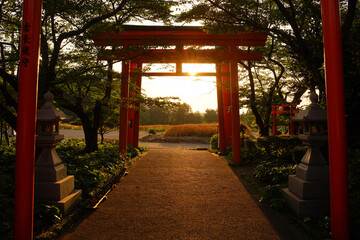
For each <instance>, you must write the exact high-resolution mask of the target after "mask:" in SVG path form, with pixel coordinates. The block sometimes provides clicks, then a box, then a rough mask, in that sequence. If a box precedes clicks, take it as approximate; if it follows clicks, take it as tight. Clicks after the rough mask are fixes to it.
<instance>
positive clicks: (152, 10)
mask: <svg viewBox="0 0 360 240" xmlns="http://www.w3.org/2000/svg"><path fill="white" fill-rule="evenodd" d="M173 4H174V2H173V1H166V0H157V1H131V0H106V1H95V0H89V1H80V2H79V1H75V0H70V1H57V0H56V1H55V0H47V1H44V8H43V17H42V32H41V48H40V54H41V63H40V70H39V95H40V96H42V95H43V93H45V92H46V91H47V90H49V89H50V91H52V92H53V94H54V97H55V100H56V101H57V103H58V104H59V105H60V106H61V107H64V108H67V109H69V110H70V111H72V112H74V113H75V114H76V115H77V116H79V118H80V119H81V121H82V124H83V127H84V133H85V139H86V150H87V151H89V152H90V151H93V150H96V149H97V130H98V128H99V126H100V122H101V112H102V108H103V106H106V105H108V103H109V99H110V98H111V92H112V90H113V89H112V88H113V84H112V83H113V80H112V79H111V78H109V76H106V73H105V72H106V70H104V69H106V67H109V68H110V69H111V64H110V63H109V64H106V63H105V64H104V63H101V62H97V61H96V56H97V54H98V51H99V49H97V48H95V46H93V43H92V36H93V34H94V32H95V31H96V30H103V31H105V30H109V31H110V30H111V31H121V25H122V24H124V23H125V22H128V21H129V20H136V19H149V20H155V19H160V20H163V21H167V20H168V18H169V16H170V7H171V6H172V5H173ZM0 7H1V15H0V25H1V28H0V33H1V34H0V35H1V39H0V41H1V42H0V50H1V56H0V57H1V66H0V77H1V84H0V85H1V86H0V91H1V100H3V101H1V103H0V110H1V112H2V113H3V118H4V119H5V120H6V121H7V122H8V123H9V124H10V125H11V126H12V127H13V128H14V129H16V104H17V71H18V70H17V65H18V56H19V47H18V46H19V43H20V42H19V40H20V34H19V33H20V26H21V24H20V19H21V1H17V0H15V1H14V0H11V1H10V0H3V1H2V2H1V5H0ZM94 85H95V86H94Z"/></svg>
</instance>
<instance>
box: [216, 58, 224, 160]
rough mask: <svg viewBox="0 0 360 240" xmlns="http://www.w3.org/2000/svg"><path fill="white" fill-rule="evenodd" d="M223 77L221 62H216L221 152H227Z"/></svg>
mask: <svg viewBox="0 0 360 240" xmlns="http://www.w3.org/2000/svg"><path fill="white" fill-rule="evenodd" d="M222 85H223V84H222V77H221V64H220V63H217V64H216V90H217V91H216V93H217V105H218V122H219V129H218V139H219V140H218V141H219V149H220V153H225V151H226V146H225V126H224V99H223V88H222Z"/></svg>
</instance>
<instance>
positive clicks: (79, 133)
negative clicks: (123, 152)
mask: <svg viewBox="0 0 360 240" xmlns="http://www.w3.org/2000/svg"><path fill="white" fill-rule="evenodd" d="M60 134H63V135H64V137H65V138H83V137H84V132H83V130H70V129H60ZM147 135H148V133H147V132H146V131H140V132H139V137H140V138H142V137H144V136H147ZM105 138H119V132H118V131H112V132H109V133H107V134H105ZM99 139H100V136H99ZM140 145H143V146H146V147H147V148H148V149H154V148H180V149H197V148H209V147H210V145H209V144H201V143H156V142H140Z"/></svg>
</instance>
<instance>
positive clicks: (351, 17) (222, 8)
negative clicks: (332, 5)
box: [179, 0, 360, 135]
mask: <svg viewBox="0 0 360 240" xmlns="http://www.w3.org/2000/svg"><path fill="white" fill-rule="evenodd" d="M320 10H321V9H320V1H300V0H287V1H280V0H267V1H248V0H239V1H232V0H224V1H214V0H201V1H196V3H194V4H193V7H192V9H190V10H188V11H186V12H184V13H182V14H181V15H180V17H179V21H193V20H201V21H203V22H204V24H205V26H206V28H207V29H208V31H211V32H246V31H252V30H258V31H261V32H263V33H265V34H267V35H268V36H269V37H270V41H274V39H275V42H276V48H279V47H280V48H282V49H283V50H282V52H283V53H281V55H282V56H283V55H284V54H286V55H287V56H288V57H287V58H282V59H281V57H280V58H279V57H277V58H278V60H276V61H277V63H276V62H274V61H272V62H273V64H275V65H278V66H279V67H280V65H283V66H286V70H287V72H288V74H289V72H291V76H292V79H293V80H294V81H293V82H292V84H290V85H289V84H288V83H284V84H285V85H286V86H284V84H280V85H279V84H277V86H276V85H273V86H272V87H270V88H268V90H269V91H267V94H266V95H267V96H265V95H264V94H263V93H264V91H257V90H256V86H255V82H254V80H255V79H257V76H256V68H257V67H256V65H255V63H251V62H250V63H241V65H242V67H244V68H245V69H247V71H248V78H249V82H250V88H248V90H249V89H250V90H251V91H250V93H251V94H250V96H248V104H249V105H250V107H251V109H252V110H253V113H254V115H255V117H256V122H257V124H258V125H259V127H260V131H261V134H262V135H267V134H268V128H269V119H268V117H269V116H270V111H271V110H270V105H269V104H270V103H272V102H276V103H277V102H278V101H279V100H280V102H281V101H283V100H285V99H286V92H289V91H291V92H293V96H292V97H293V99H292V100H290V101H292V102H299V101H300V98H301V96H302V95H303V94H304V93H305V92H306V91H307V90H308V89H309V88H310V89H311V90H315V88H316V89H318V90H319V98H320V101H321V103H322V105H323V106H325V102H326V98H325V81H324V73H323V62H324V61H323V52H322V29H321V27H322V24H321V12H320ZM358 10H359V7H358V0H344V1H341V13H342V14H343V16H342V19H344V21H343V24H342V35H343V40H344V47H345V48H344V52H345V53H349V52H352V53H351V54H349V55H345V56H344V57H345V62H346V63H347V64H346V65H345V68H346V69H347V68H348V69H353V70H355V69H356V64H354V61H353V60H354V59H355V58H356V57H355V56H356V51H355V52H354V51H353V48H352V47H350V46H352V45H351V44H349V43H350V41H351V40H352V39H351V38H350V36H351V37H353V39H354V41H356V42H357V43H358V42H359V40H360V39H359V38H360V34H357V35H355V34H354V33H355V32H356V29H357V28H356V27H355V26H356V24H354V21H355V22H357V21H358V19H359V16H357V15H356V12H357V11H358ZM357 33H358V32H357ZM350 39H351V40H350ZM351 42H352V41H351ZM352 43H354V42H352ZM278 54H279V53H278V52H277V53H276V54H275V55H278ZM347 58H350V59H349V60H347ZM272 59H273V60H274V57H272ZM355 62H356V61H355ZM273 73H274V72H273ZM254 75H255V77H254ZM355 75H356V74H355ZM355 75H353V76H352V77H350V76H349V77H350V78H351V79H354V76H355ZM278 77H282V76H281V75H280V74H279V73H278V76H275V75H274V76H273V81H274V83H276V82H277V81H278V80H277V78H278ZM257 80H258V79H257ZM284 87H286V89H285V92H283V91H281V90H282V89H284ZM355 89H358V87H356V88H355ZM355 89H354V90H355ZM347 91H348V93H352V94H351V96H352V97H353V98H354V97H356V96H355V95H356V94H355V93H354V92H352V89H349V90H347ZM284 93H285V95H284ZM259 94H260V98H261V99H263V100H266V102H263V105H262V106H259V104H261V101H257V100H256V99H259ZM274 97H275V98H277V99H278V100H275V99H274ZM259 100H260V99H259ZM288 100H289V99H288ZM288 100H287V101H288ZM263 107H265V108H264V109H263V110H264V111H265V112H264V111H262V110H260V108H263ZM347 109H348V112H347V114H348V115H352V116H354V115H355V114H356V112H354V111H353V110H354V106H353V107H351V106H349V104H348V106H347ZM349 110H350V111H351V113H350V112H349ZM261 112H263V113H261ZM348 122H349V121H348ZM352 122H353V123H355V122H356V121H352ZM353 125H354V124H353Z"/></svg>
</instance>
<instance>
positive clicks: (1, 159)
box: [0, 145, 15, 239]
mask: <svg viewBox="0 0 360 240" xmlns="http://www.w3.org/2000/svg"><path fill="white" fill-rule="evenodd" d="M0 182H1V183H2V184H0V200H1V206H0V211H1V214H0V236H1V237H2V239H12V234H13V217H14V192H15V146H14V145H11V146H7V145H2V146H1V147H0Z"/></svg>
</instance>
